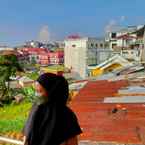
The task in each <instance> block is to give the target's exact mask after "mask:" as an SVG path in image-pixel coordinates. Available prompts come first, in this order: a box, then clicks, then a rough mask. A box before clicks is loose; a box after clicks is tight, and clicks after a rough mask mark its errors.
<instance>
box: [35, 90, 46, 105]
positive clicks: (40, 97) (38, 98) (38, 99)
mask: <svg viewBox="0 0 145 145" xmlns="http://www.w3.org/2000/svg"><path fill="white" fill-rule="evenodd" d="M35 96H36V102H37V104H42V103H45V102H46V101H47V98H46V97H43V95H42V94H41V93H38V92H35Z"/></svg>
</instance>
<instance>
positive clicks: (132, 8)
mask: <svg viewBox="0 0 145 145" xmlns="http://www.w3.org/2000/svg"><path fill="white" fill-rule="evenodd" d="M144 6H145V0H1V4H0V45H1V44H7V45H16V44H21V43H23V42H24V41H27V40H38V39H39V33H40V30H42V29H43V28H46V27H47V29H48V32H49V39H50V40H63V39H64V38H65V37H67V36H68V35H71V34H79V35H81V36H93V37H102V36H103V35H104V33H105V32H106V31H107V30H108V29H110V28H111V27H113V26H115V25H119V26H128V25H139V24H144V23H145V8H144Z"/></svg>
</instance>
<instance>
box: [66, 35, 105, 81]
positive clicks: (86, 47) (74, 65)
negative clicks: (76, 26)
mask: <svg viewBox="0 0 145 145" xmlns="http://www.w3.org/2000/svg"><path fill="white" fill-rule="evenodd" d="M64 43H65V48H64V54H65V55H64V64H65V67H66V68H68V69H71V72H73V73H75V74H76V77H80V78H83V79H84V78H86V77H87V76H88V71H87V66H88V65H96V64H97V50H98V49H104V48H105V41H104V39H99V38H91V37H78V36H71V37H68V38H67V39H66V40H65V41H64Z"/></svg>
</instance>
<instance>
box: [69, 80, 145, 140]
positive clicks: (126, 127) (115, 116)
mask: <svg viewBox="0 0 145 145" xmlns="http://www.w3.org/2000/svg"><path fill="white" fill-rule="evenodd" d="M127 85H128V82H127V81H116V82H108V81H94V82H93V81H92V82H90V81H89V82H88V83H87V84H86V85H85V87H84V88H82V89H81V90H80V92H79V94H78V95H77V96H76V97H75V99H74V100H73V101H72V102H71V103H70V107H71V108H72V109H73V110H74V111H75V112H76V114H77V116H78V119H79V122H80V125H81V127H82V128H83V134H82V135H81V136H80V139H81V140H92V141H110V142H118V143H141V142H142V140H143V136H144V134H145V106H144V104H120V105H118V104H105V103H103V102H102V101H103V98H104V97H108V96H113V95H114V94H115V93H116V92H117V90H118V89H120V88H121V87H126V86H127ZM118 106H119V107H118ZM116 107H118V108H119V111H117V113H112V110H113V109H114V108H116Z"/></svg>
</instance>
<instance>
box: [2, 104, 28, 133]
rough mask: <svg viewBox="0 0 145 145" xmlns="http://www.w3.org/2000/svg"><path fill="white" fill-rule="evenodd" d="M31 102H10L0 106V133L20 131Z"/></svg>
mask: <svg viewBox="0 0 145 145" xmlns="http://www.w3.org/2000/svg"><path fill="white" fill-rule="evenodd" d="M30 108H31V103H28V102H23V103H21V104H10V105H6V106H4V107H3V108H0V135H3V134H6V133H8V132H21V130H22V128H23V126H24V123H25V121H26V119H27V116H28V113H29V110H30Z"/></svg>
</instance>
